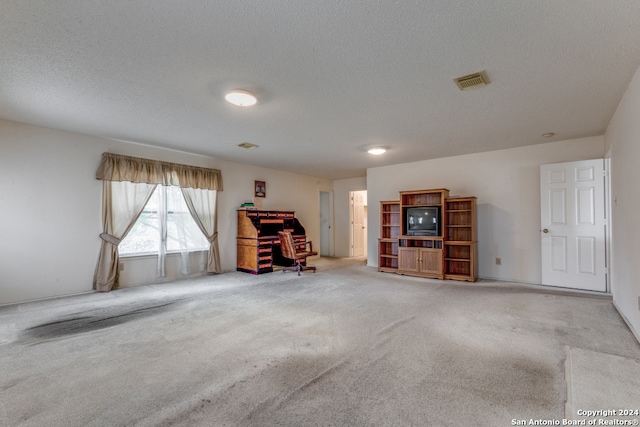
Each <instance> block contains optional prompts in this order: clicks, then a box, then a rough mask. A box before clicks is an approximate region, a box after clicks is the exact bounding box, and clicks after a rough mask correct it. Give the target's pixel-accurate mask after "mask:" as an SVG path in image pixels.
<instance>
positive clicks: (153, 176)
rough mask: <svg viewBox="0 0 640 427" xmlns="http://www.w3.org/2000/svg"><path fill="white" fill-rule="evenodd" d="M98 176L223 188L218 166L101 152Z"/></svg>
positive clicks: (182, 186) (115, 179) (113, 179)
mask: <svg viewBox="0 0 640 427" xmlns="http://www.w3.org/2000/svg"><path fill="white" fill-rule="evenodd" d="M96 178H97V179H102V180H104V181H129V182H136V183H146V184H162V185H176V186H178V187H181V188H200V189H202V190H218V191H221V190H222V174H221V173H220V171H219V170H218V169H207V168H200V167H197V166H188V165H181V164H178V163H169V162H160V161H157V160H149V159H143V158H139V157H129V156H123V155H120V154H112V153H102V161H101V162H100V166H98V171H97V172H96Z"/></svg>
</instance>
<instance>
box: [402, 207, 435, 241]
mask: <svg viewBox="0 0 640 427" xmlns="http://www.w3.org/2000/svg"><path fill="white" fill-rule="evenodd" d="M440 223H441V219H440V206H423V207H416V208H407V217H406V222H405V224H406V234H407V235H408V236H440V231H441V229H440Z"/></svg>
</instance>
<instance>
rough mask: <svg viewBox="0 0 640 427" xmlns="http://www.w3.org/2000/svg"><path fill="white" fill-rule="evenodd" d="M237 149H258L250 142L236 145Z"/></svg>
mask: <svg viewBox="0 0 640 427" xmlns="http://www.w3.org/2000/svg"><path fill="white" fill-rule="evenodd" d="M238 147H240V148H244V149H247V150H253V149H254V148H258V146H257V145H256V144H252V143H250V142H242V143H240V144H238Z"/></svg>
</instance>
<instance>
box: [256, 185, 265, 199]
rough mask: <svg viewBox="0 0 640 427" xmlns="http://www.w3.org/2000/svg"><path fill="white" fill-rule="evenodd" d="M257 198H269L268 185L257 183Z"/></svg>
mask: <svg viewBox="0 0 640 427" xmlns="http://www.w3.org/2000/svg"><path fill="white" fill-rule="evenodd" d="M255 189H256V197H267V183H266V182H264V181H256V185H255Z"/></svg>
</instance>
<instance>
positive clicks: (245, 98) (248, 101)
mask: <svg viewBox="0 0 640 427" xmlns="http://www.w3.org/2000/svg"><path fill="white" fill-rule="evenodd" d="M224 99H226V100H227V101H229V102H230V103H232V104H233V105H237V106H239V107H249V106H251V105H254V104H255V103H256V102H258V100H257V99H256V97H255V96H254V95H253V94H252V93H251V92H247V91H246V90H234V91H232V92H229V93H228V94H227V95H226V96H225V97H224Z"/></svg>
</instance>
